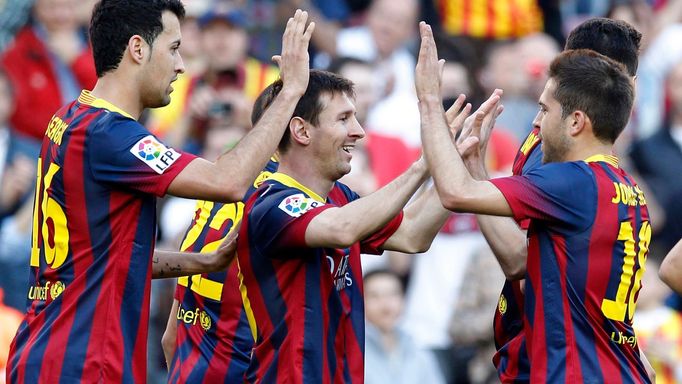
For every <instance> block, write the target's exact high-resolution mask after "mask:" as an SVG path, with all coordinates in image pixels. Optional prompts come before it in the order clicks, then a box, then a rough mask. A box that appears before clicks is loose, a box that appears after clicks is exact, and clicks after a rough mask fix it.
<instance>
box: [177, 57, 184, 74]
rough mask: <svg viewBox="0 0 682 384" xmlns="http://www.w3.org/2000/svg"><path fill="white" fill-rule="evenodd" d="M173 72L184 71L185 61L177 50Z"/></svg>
mask: <svg viewBox="0 0 682 384" xmlns="http://www.w3.org/2000/svg"><path fill="white" fill-rule="evenodd" d="M175 72H176V73H178V74H179V73H185V62H184V61H183V60H182V55H180V52H178V56H177V59H176V60H175Z"/></svg>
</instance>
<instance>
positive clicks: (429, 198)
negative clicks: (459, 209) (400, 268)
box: [383, 186, 450, 253]
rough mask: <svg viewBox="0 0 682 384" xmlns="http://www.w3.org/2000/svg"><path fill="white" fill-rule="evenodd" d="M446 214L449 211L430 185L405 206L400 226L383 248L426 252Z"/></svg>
mask: <svg viewBox="0 0 682 384" xmlns="http://www.w3.org/2000/svg"><path fill="white" fill-rule="evenodd" d="M448 216H450V211H448V210H447V209H445V208H444V207H443V204H441V202H440V199H439V197H438V192H437V191H436V188H435V187H434V186H431V187H429V188H428V189H427V190H426V192H424V193H422V194H421V195H420V196H419V197H418V198H417V199H416V200H415V201H414V202H412V203H411V204H410V205H408V206H407V208H405V216H404V217H403V221H402V223H401V224H400V227H399V228H398V230H397V231H396V232H395V233H394V234H393V235H392V236H391V237H390V238H389V239H388V240H387V241H386V243H385V244H384V246H383V248H384V249H388V250H393V251H399V252H405V253H422V252H426V251H427V250H428V249H429V247H430V246H431V243H432V242H433V238H434V237H436V234H438V231H439V230H440V229H441V227H443V224H445V221H446V220H447V218H448Z"/></svg>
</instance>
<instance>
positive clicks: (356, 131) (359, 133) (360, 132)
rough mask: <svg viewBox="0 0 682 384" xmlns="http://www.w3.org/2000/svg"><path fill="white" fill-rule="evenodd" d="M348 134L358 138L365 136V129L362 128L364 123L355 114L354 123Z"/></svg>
mask: <svg viewBox="0 0 682 384" xmlns="http://www.w3.org/2000/svg"><path fill="white" fill-rule="evenodd" d="M348 135H349V136H351V137H355V138H356V139H358V140H359V139H362V138H363V137H365V130H364V129H363V128H362V125H360V122H359V121H358V119H356V118H355V116H353V124H352V125H351V129H350V131H349V132H348Z"/></svg>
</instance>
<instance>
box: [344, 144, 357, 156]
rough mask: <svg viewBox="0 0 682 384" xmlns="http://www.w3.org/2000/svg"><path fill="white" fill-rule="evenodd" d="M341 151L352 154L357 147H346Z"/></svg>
mask: <svg viewBox="0 0 682 384" xmlns="http://www.w3.org/2000/svg"><path fill="white" fill-rule="evenodd" d="M341 149H343V151H344V152H346V153H348V154H351V152H352V151H353V149H355V145H344V146H343V147H341Z"/></svg>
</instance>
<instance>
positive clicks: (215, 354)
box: [168, 160, 277, 383]
mask: <svg viewBox="0 0 682 384" xmlns="http://www.w3.org/2000/svg"><path fill="white" fill-rule="evenodd" d="M276 170H277V162H276V161H273V160H271V161H270V162H269V163H268V164H267V166H266V167H265V169H264V170H263V171H262V172H261V174H260V176H259V177H258V178H257V179H256V182H255V183H254V184H253V186H252V187H251V188H249V190H248V191H247V193H246V197H248V196H250V195H251V194H252V193H253V192H254V191H255V189H256V187H258V185H260V184H261V183H262V181H263V180H264V179H265V178H267V177H269V176H270V175H271V174H272V172H275V171H276ZM243 212H244V204H242V203H233V204H222V203H213V202H210V201H199V202H198V203H197V211H196V214H195V216H194V220H193V221H192V224H191V225H190V227H189V229H188V230H187V233H186V234H185V239H184V240H183V243H182V246H181V249H182V250H183V251H191V252H212V251H214V250H215V249H217V248H218V246H219V245H220V244H221V242H222V241H223V239H224V238H225V236H227V234H228V233H229V232H230V231H232V230H233V229H234V228H235V224H236V223H239V221H241V219H242V214H243ZM238 269H239V267H238V266H237V263H236V262H235V263H232V264H231V265H230V266H229V267H228V269H227V270H226V271H221V272H213V273H204V274H199V275H194V276H191V277H181V278H179V279H178V285H177V288H176V291H175V298H176V299H177V300H178V302H179V307H178V313H177V316H176V318H177V337H176V344H175V353H174V354H173V358H172V359H171V365H170V367H169V375H168V382H169V383H241V382H242V381H243V377H244V373H245V372H246V368H247V367H248V366H249V361H250V360H251V348H253V342H254V338H253V335H252V334H251V329H250V328H249V323H248V321H247V319H246V312H245V311H244V306H243V305H242V296H241V293H240V291H239V278H238Z"/></svg>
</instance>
